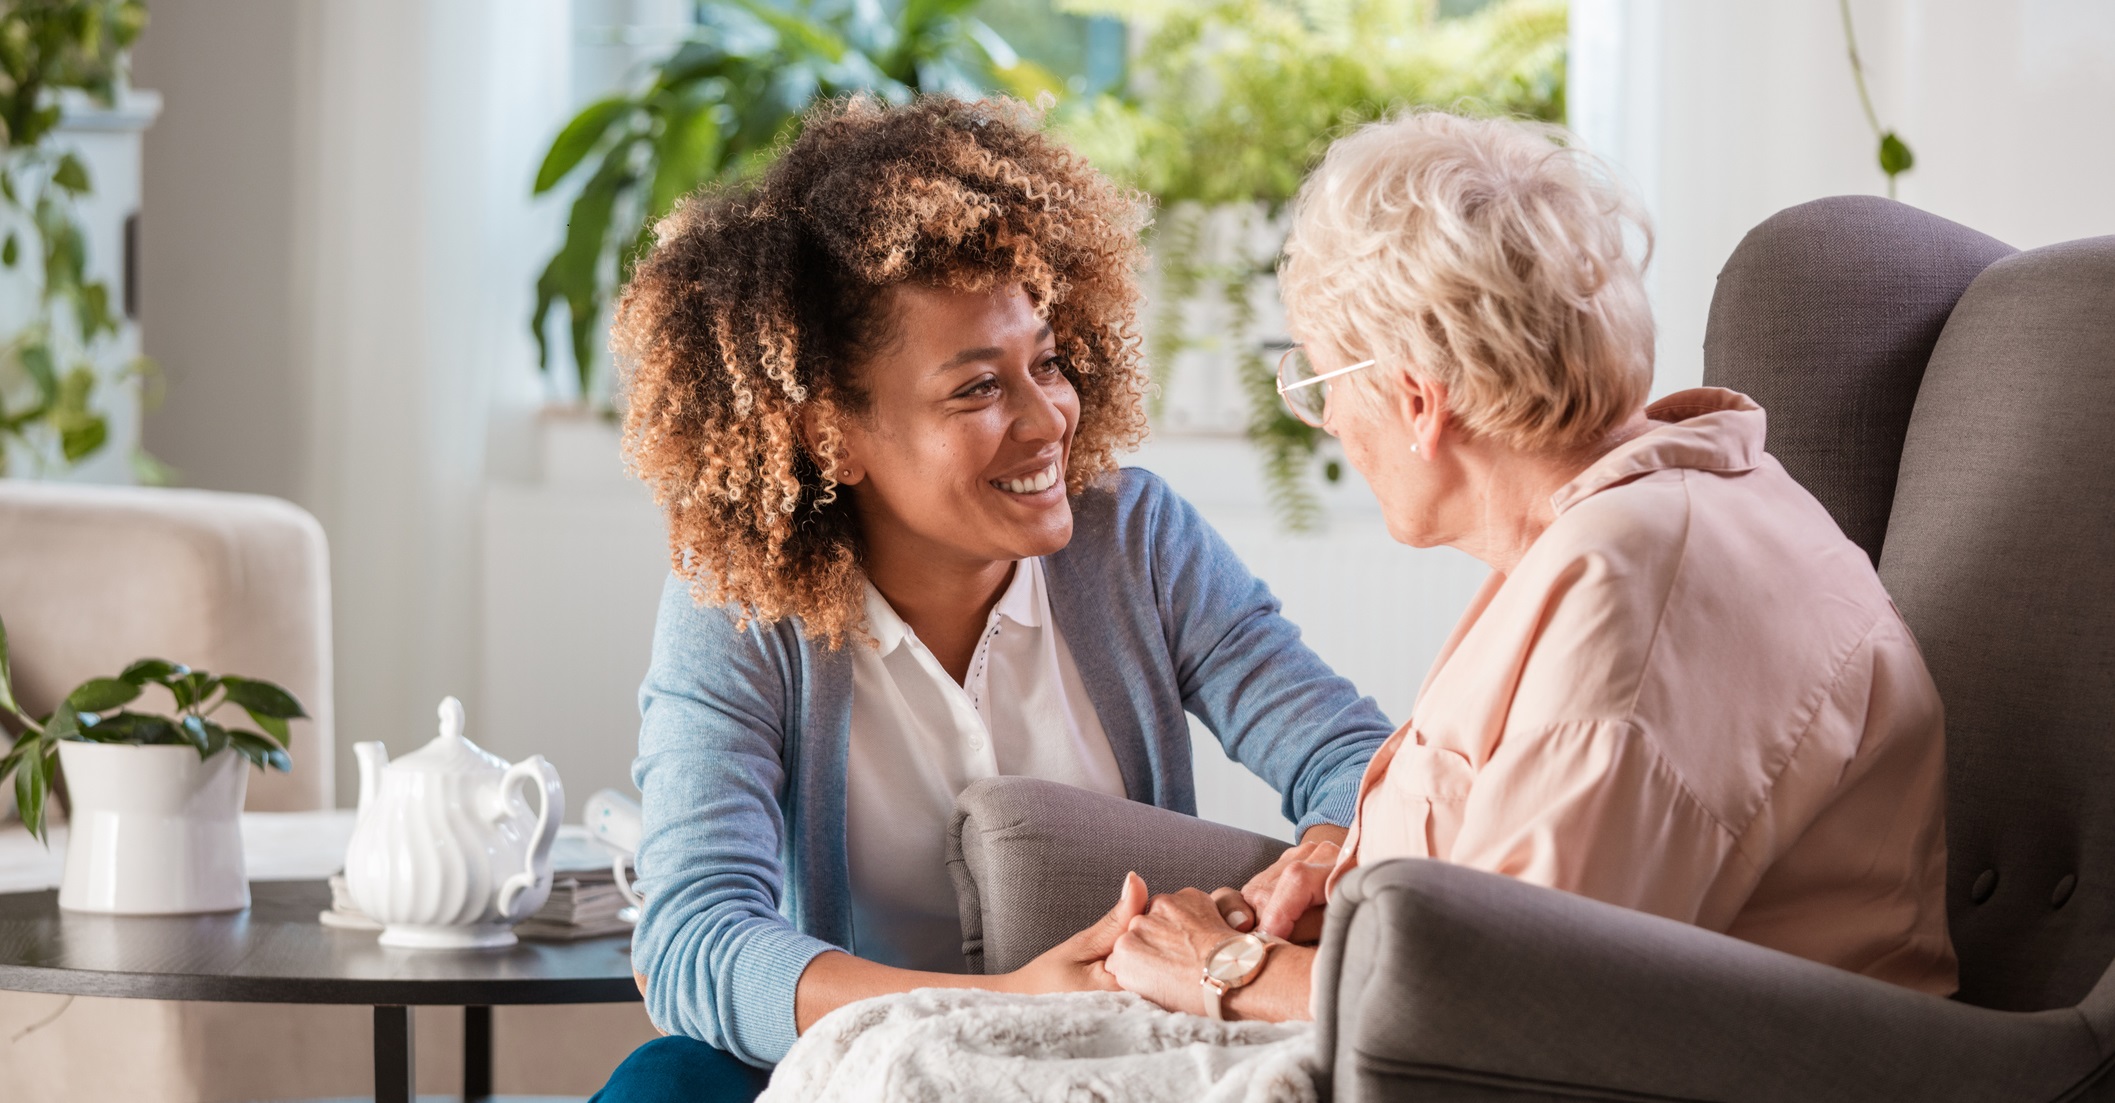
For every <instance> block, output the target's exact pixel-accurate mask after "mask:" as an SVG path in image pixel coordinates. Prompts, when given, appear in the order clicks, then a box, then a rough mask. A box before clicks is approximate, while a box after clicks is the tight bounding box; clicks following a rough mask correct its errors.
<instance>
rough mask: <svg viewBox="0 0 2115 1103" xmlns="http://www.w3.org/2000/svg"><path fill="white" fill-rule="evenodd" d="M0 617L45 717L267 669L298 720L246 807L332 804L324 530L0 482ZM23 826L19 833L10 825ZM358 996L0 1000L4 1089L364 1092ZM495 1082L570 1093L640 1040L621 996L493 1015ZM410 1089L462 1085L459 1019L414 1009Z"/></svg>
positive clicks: (238, 509) (159, 1095) (215, 1096)
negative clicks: (70, 705) (337, 1001)
mask: <svg viewBox="0 0 2115 1103" xmlns="http://www.w3.org/2000/svg"><path fill="white" fill-rule="evenodd" d="M0 619H5V621H6V623H7V630H8V636H9V643H10V651H11V652H12V657H13V665H14V675H15V688H16V692H17V694H18V696H19V697H20V698H21V701H22V704H23V706H24V708H25V709H26V710H28V711H30V712H32V713H41V712H42V711H44V710H46V709H49V708H51V707H52V705H53V704H54V703H56V702H57V700H58V698H59V696H60V695H61V694H63V693H65V692H66V691H67V690H68V689H69V688H71V687H72V686H74V685H76V684H78V683H79V682H80V681H82V680H83V679H86V678H89V677H92V676H95V675H98V674H105V673H109V672H112V671H116V670H118V669H121V668H122V667H123V666H124V665H125V664H126V663H129V662H131V661H132V660H133V659H137V658H140V657H142V656H147V655H153V656H157V657H161V658H167V659H171V660H174V661H177V662H185V663H190V664H192V665H194V666H198V667H201V668H204V669H208V670H212V671H216V672H226V673H239V674H246V675H253V676H256V677H260V678H269V679H271V680H273V681H276V682H278V683H280V684H281V685H284V686H286V687H287V689H289V690H291V691H292V692H293V693H294V695H295V696H297V697H299V698H300V699H301V700H302V702H303V703H304V704H306V705H307V706H308V710H309V712H310V713H311V714H312V716H313V717H314V719H312V720H310V721H309V722H307V723H297V724H296V725H295V726H294V740H293V747H292V753H293V758H294V763H295V766H294V770H293V772H292V773H290V774H257V775H255V776H253V777H252V778H251V783H250V789H249V802H248V808H249V810H251V811H271V812H292V811H305V810H312V809H321V808H328V807H330V806H331V804H332V793H333V791H334V790H333V779H332V769H331V764H332V753H333V732H332V728H331V714H332V696H331V694H332V685H331V623H330V568H329V560H328V552H327V549H326V546H325V542H324V537H323V529H322V527H321V526H320V525H318V524H317V523H316V520H315V518H313V517H311V516H309V515H308V514H307V513H306V512H304V511H302V510H301V509H300V508H299V507H297V506H294V505H292V504H290V503H287V502H283V501H279V500H277V499H273V498H263V497H257V496H253V495H243V494H222V493H215V492H211V491H201V490H150V489H139V488H130V487H88V486H67V485H56V484H48V483H25V482H13V481H5V480H0ZM17 829H18V830H19V828H17ZM371 1015H372V1012H371V1011H370V1010H369V1009H368V1008H365V1007H319V1006H306V1005H303V1006H281V1005H262V1004H213V1003H182V1002H167V1001H148V1000H109V999H89V998H69V997H63V996H47V995H35V994H29V993H20V992H0V1098H6V1099H9V1100H16V1099H20V1100H25V1101H26V1100H37V1101H39V1103H42V1101H47V1100H49V1101H72V1100H80V1101H83V1103H87V1101H96V1103H100V1101H104V1100H124V1101H127V1103H208V1101H211V1103H219V1101H223V1100H226V1101H238V1100H260V1099H275V1100H276V1099H313V1098H321V1097H331V1096H358V1095H365V1094H367V1093H368V1092H369V1091H371V1090H372V1086H373V1082H374V1081H373V1075H374V1066H373V1064H372V1054H371V1052H370V1049H369V1047H370V1045H371V1042H370V1039H371V1023H370V1017H371ZM493 1018H494V1023H493V1034H494V1053H493V1072H494V1078H495V1080H496V1081H497V1082H496V1084H495V1085H494V1086H495V1088H497V1090H499V1091H500V1092H502V1093H508V1094H537V1095H549V1094H574V1095H585V1094H588V1093H590V1092H592V1091H594V1090H595V1088H596V1087H598V1086H600V1084H601V1083H602V1081H603V1079H604V1078H605V1077H606V1076H607V1075H608V1073H609V1070H610V1069H612V1068H614V1067H615V1066H616V1064H617V1063H618V1062H619V1061H621V1060H623V1058H624V1056H625V1054H627V1053H629V1052H630V1051H631V1050H632V1048H633V1047H635V1046H637V1045H639V1044H641V1043H643V1042H645V1041H646V1040H648V1039H650V1038H652V1037H654V1030H653V1027H652V1025H651V1024H650V1023H649V1022H648V1021H647V1018H646V1013H645V1011H644V1010H643V1009H642V1008H641V1007H640V1005H637V1004H610V1005H599V1006H582V1007H533V1008H500V1009H497V1010H496V1011H495V1013H494V1016H493ZM417 1022H418V1028H419V1038H418V1043H417V1044H418V1052H419V1068H418V1071H419V1090H420V1091H421V1092H435V1093H441V1092H453V1091H459V1090H460V1085H461V1083H462V1079H461V1076H462V1074H461V1069H460V1064H459V1062H460V1059H461V1057H460V1055H461V1053H462V1041H461V1038H462V1016H460V1015H458V1014H455V1013H453V1012H451V1011H449V1010H447V1009H442V1008H433V1009H426V1010H424V1011H423V1012H422V1013H421V1014H420V1015H419V1016H418V1018H417Z"/></svg>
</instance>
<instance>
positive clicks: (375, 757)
mask: <svg viewBox="0 0 2115 1103" xmlns="http://www.w3.org/2000/svg"><path fill="white" fill-rule="evenodd" d="M353 758H354V760H356V761H357V762H359V764H360V809H359V810H360V811H361V812H365V811H367V806H368V805H370V804H373V803H374V799H375V790H376V788H377V787H379V786H380V785H381V784H382V767H384V766H387V765H389V748H387V747H385V746H383V745H382V744H381V743H355V744H353Z"/></svg>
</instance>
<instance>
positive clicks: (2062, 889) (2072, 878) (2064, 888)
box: [2049, 873, 2078, 908]
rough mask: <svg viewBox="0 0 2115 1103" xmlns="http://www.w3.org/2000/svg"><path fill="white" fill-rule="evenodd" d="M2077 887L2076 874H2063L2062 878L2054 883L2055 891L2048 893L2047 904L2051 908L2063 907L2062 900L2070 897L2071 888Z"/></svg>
mask: <svg viewBox="0 0 2115 1103" xmlns="http://www.w3.org/2000/svg"><path fill="white" fill-rule="evenodd" d="M2077 887H2078V876H2077V875H2076V874H2072V873H2066V874H2064V879H2063V880H2061V881H2058V882H2057V883H2056V891H2055V892H2052V893H2050V894H2049V906H2050V907H2052V908H2061V907H2063V906H2064V902H2065V901H2067V900H2069V899H2071V890H2072V889H2075V888H2077Z"/></svg>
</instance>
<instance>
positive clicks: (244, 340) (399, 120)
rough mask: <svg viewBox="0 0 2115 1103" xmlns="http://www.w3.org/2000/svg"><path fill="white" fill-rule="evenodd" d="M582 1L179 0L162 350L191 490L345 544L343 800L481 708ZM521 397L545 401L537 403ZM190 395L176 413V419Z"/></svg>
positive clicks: (153, 217) (163, 243)
mask: <svg viewBox="0 0 2115 1103" xmlns="http://www.w3.org/2000/svg"><path fill="white" fill-rule="evenodd" d="M569 20H570V9H569V7H568V5H567V4H566V3H565V2H564V0H534V2H531V0H451V2H449V3H444V4H425V3H420V2H417V0H302V2H300V3H277V2H263V0H260V2H242V3H235V2H230V0H162V2H159V3H157V4H156V5H155V9H154V26H153V28H152V29H151V30H150V31H149V33H148V34H147V36H146V38H145V39H144V40H143V44H142V46H141V47H140V50H139V59H138V75H139V80H140V83H141V84H143V85H148V86H152V85H155V84H160V85H162V86H163V87H164V88H166V89H167V90H168V92H169V96H168V98H169V99H170V100H171V101H172V102H173V103H174V105H175V106H174V107H173V108H172V109H171V110H170V114H169V122H170V125H169V126H168V127H167V128H166V129H164V130H161V131H158V132H150V139H149V144H148V148H147V154H146V176H147V184H146V189H147V196H148V197H147V199H146V201H145V204H144V208H143V212H142V235H143V238H144V244H143V252H144V253H145V254H146V256H147V258H148V264H147V268H146V272H145V286H144V289H143V298H144V300H145V301H146V303H147V304H148V309H149V310H150V318H149V323H148V325H147V326H146V327H145V328H146V330H147V332H148V333H149V334H151V336H148V337H146V338H145V340H146V347H147V351H148V353H149V354H150V355H157V356H160V357H162V358H163V360H164V362H165V363H166V365H167V368H168V371H169V386H170V390H171V392H172V394H174V395H179V396H181V397H180V398H177V399H172V403H171V410H170V416H169V419H168V420H167V421H165V422H164V421H158V420H156V419H150V420H149V429H148V440H149V443H150V445H151V446H153V447H155V448H157V449H159V450H160V451H161V452H162V453H163V454H164V455H166V456H167V457H168V458H169V459H170V460H171V461H172V462H174V463H175V464H176V465H177V466H178V467H179V468H180V469H182V471H183V472H184V474H185V475H186V477H187V479H186V481H189V482H192V483H194V484H196V485H205V486H211V487H218V488H227V489H243V490H260V491H266V492H270V493H275V494H278V495H280V496H283V497H287V498H291V499H293V500H294V501H296V502H299V503H300V504H302V505H304V506H306V507H307V508H308V509H310V510H311V511H313V512H314V513H315V514H316V515H317V516H318V518H320V519H321V520H322V522H323V525H324V528H325V530H326V532H327V533H328V534H329V536H330V541H331V549H332V561H333V563H332V566H333V570H332V577H333V598H334V605H335V618H334V619H335V623H336V647H337V653H336V659H337V671H336V680H337V685H338V688H339V692H338V716H337V730H338V732H339V736H340V738H339V748H338V756H339V765H340V768H339V771H338V794H339V799H340V800H341V801H348V800H349V799H350V797H351V795H352V792H353V786H354V784H355V777H354V771H353V769H352V767H351V758H350V744H351V743H353V742H354V741H357V740H363V739H381V740H383V741H385V742H387V743H388V744H389V745H390V748H391V750H392V751H394V752H403V751H406V750H410V749H412V748H413V747H416V746H417V745H418V744H419V743H421V742H423V741H424V740H425V739H427V738H430V737H431V735H432V733H433V730H434V719H433V709H434V704H435V702H437V701H438V700H439V699H440V697H441V696H443V695H444V694H448V693H454V694H458V695H461V696H463V697H464V698H465V699H466V701H467V702H468V703H469V704H470V705H471V708H472V712H471V716H472V725H473V731H475V729H476V725H477V722H478V717H479V715H480V714H479V712H478V710H477V706H478V702H477V700H476V697H477V692H478V691H477V688H476V687H477V685H478V672H479V659H478V651H479V647H480V643H481V640H480V633H479V619H478V593H479V590H478V577H477V576H478V571H479V557H478V548H477V541H478V523H477V518H478V510H479V501H480V495H481V490H482V486H483V482H484V469H485V453H486V447H487V440H486V436H487V426H488V425H489V424H491V423H492V422H493V420H494V411H495V410H496V409H500V408H503V407H505V406H506V405H507V404H508V403H509V402H513V403H515V404H517V405H518V404H520V403H523V402H533V401H535V398H534V397H533V396H534V395H535V394H537V393H538V392H537V391H536V385H535V381H534V377H533V374H532V373H531V371H530V369H529V367H528V365H529V364H530V363H531V361H530V359H529V357H530V356H531V355H533V354H532V352H531V351H530V342H529V339H528V337H527V335H526V330H525V328H524V322H525V320H526V318H527V317H528V314H529V306H530V298H529V295H530V286H529V281H530V278H531V274H533V271H534V264H535V261H536V259H537V256H538V255H539V253H540V251H541V250H542V249H543V248H544V246H545V244H546V243H547V242H548V241H550V240H551V239H552V238H553V236H554V235H555V233H556V225H557V221H556V220H557V218H558V217H559V212H558V211H556V210H554V209H553V208H551V207H550V206H549V205H547V204H534V203H532V202H531V201H530V199H529V196H528V186H529V183H530V181H531V179H532V178H533V174H534V171H535V166H536V161H537V157H538V155H539V154H540V152H541V146H542V144H543V143H544V142H546V141H548V138H549V135H550V134H551V133H553V132H554V131H555V129H556V127H557V126H558V125H559V124H560V123H561V122H562V121H563V119H564V115H565V108H566V107H567V105H568V103H569V85H568V75H569V74H568V70H567V67H566V66H567V45H568V37H567V36H568V27H569ZM524 393H526V394H528V395H529V396H530V397H528V398H523V397H521V396H522V395H523V394H524ZM179 403H181V404H180V405H179Z"/></svg>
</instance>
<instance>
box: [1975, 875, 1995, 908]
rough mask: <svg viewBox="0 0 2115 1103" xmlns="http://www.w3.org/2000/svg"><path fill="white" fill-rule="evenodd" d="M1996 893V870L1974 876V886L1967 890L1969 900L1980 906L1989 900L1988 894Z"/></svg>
mask: <svg viewBox="0 0 2115 1103" xmlns="http://www.w3.org/2000/svg"><path fill="white" fill-rule="evenodd" d="M1996 891H1997V870H1994V869H1986V870H1984V871H1983V872H1981V873H1979V874H1977V875H1976V879H1975V884H1974V885H1973V886H1972V887H1970V888H1969V890H1968V896H1969V899H1971V900H1974V901H1975V902H1976V903H1978V904H1980V903H1982V902H1983V901H1985V900H1988V899H1990V894H1991V893H1993V892H1996Z"/></svg>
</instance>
